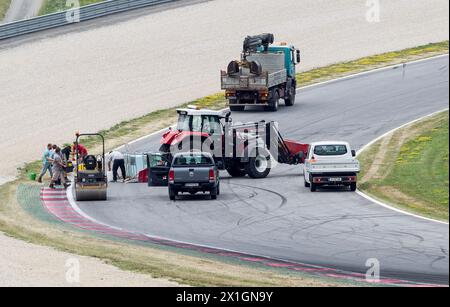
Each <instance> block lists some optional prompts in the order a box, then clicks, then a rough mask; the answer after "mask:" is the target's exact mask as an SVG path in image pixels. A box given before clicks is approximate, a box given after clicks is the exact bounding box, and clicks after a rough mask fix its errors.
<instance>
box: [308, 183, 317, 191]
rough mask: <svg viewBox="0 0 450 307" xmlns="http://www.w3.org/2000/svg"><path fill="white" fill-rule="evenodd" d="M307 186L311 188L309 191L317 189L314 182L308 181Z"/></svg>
mask: <svg viewBox="0 0 450 307" xmlns="http://www.w3.org/2000/svg"><path fill="white" fill-rule="evenodd" d="M309 188H310V189H311V192H316V191H317V185H316V184H315V183H312V182H311V183H310V185H309Z"/></svg>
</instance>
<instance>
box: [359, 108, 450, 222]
mask: <svg viewBox="0 0 450 307" xmlns="http://www.w3.org/2000/svg"><path fill="white" fill-rule="evenodd" d="M448 110H449V108H445V109H442V110H440V111H437V112H433V113H431V114H428V115H425V116H422V117H420V118H418V119H415V120H413V121H410V122H409V123H406V124H404V125H401V126H400V127H397V128H394V129H392V130H390V131H388V132H386V133H385V134H383V135H381V136H379V137H377V138H376V139H374V140H372V141H371V142H370V143H368V144H366V145H364V146H363V147H362V148H361V149H360V150H359V151H358V152H357V154H356V155H357V156H359V155H360V154H361V153H363V152H364V150H366V149H367V148H369V147H370V146H372V145H373V144H375V143H376V142H378V141H379V140H381V139H382V138H384V137H386V136H388V135H389V134H391V133H394V132H396V131H398V130H400V129H402V128H405V127H407V126H410V125H413V124H415V123H417V122H419V121H422V120H424V119H427V118H431V117H433V116H435V115H437V114H440V113H443V112H445V111H448ZM357 193H358V194H359V195H360V196H362V197H364V198H365V199H367V200H369V201H371V202H373V203H375V204H377V205H380V206H382V207H384V208H387V209H390V210H393V211H395V212H398V213H402V214H405V215H409V216H413V217H416V218H419V219H422V220H426V221H430V222H435V223H439V224H444V225H449V223H448V222H444V221H439V220H435V219H432V218H428V217H424V216H421V215H417V214H414V213H411V212H408V211H404V210H401V209H398V208H395V207H393V206H391V205H388V204H386V203H383V202H382V201H379V200H377V199H375V198H373V197H371V196H369V195H367V194H365V193H364V192H362V191H361V190H358V191H357Z"/></svg>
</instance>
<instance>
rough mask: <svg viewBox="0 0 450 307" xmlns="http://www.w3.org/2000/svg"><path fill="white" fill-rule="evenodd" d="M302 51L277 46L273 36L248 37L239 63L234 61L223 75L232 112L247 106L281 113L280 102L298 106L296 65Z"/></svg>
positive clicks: (287, 45)
mask: <svg viewBox="0 0 450 307" xmlns="http://www.w3.org/2000/svg"><path fill="white" fill-rule="evenodd" d="M300 61H301V57H300V50H298V49H296V48H295V47H294V46H293V45H289V44H287V43H278V44H274V35H273V34H270V33H266V34H261V35H256V36H247V37H246V38H245V40H244V46H243V51H242V54H241V59H240V60H239V61H237V60H233V61H231V62H230V63H229V64H228V67H227V70H226V71H224V70H222V71H221V73H220V74H221V88H222V90H225V97H226V99H227V100H228V104H229V108H230V110H231V111H243V110H244V109H245V107H246V106H262V107H264V108H265V110H266V111H273V112H275V111H277V110H278V107H279V105H280V99H283V100H284V103H285V105H286V106H293V105H294V103H295V97H296V90H297V80H296V65H297V64H299V63H300Z"/></svg>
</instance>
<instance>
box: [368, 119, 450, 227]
mask: <svg viewBox="0 0 450 307" xmlns="http://www.w3.org/2000/svg"><path fill="white" fill-rule="evenodd" d="M405 135H406V136H407V138H406V139H404V136H405ZM402 136H403V137H402ZM399 140H402V141H400V143H399ZM380 142H382V141H380ZM380 142H378V143H377V144H375V145H374V146H373V148H369V149H368V151H367V152H365V153H363V154H362V156H361V161H362V162H363V161H364V163H365V167H363V173H362V177H364V176H365V174H367V172H368V171H369V168H368V167H367V166H368V165H370V163H371V161H374V159H375V155H376V154H377V153H378V152H380V150H384V151H386V155H385V159H384V160H383V162H382V168H380V173H383V174H384V175H383V176H375V177H374V178H372V179H371V180H369V181H368V182H364V183H363V184H362V186H361V189H362V190H363V191H365V192H367V193H369V194H372V195H374V196H376V197H377V198H380V199H383V200H386V201H388V202H390V203H392V204H394V205H396V206H399V207H402V208H404V209H407V210H410V211H413V212H415V213H418V214H421V215H424V216H428V217H432V218H435V219H439V220H445V221H448V213H449V113H448V111H446V112H444V113H442V114H439V115H437V116H434V117H433V118H431V119H426V120H424V121H422V122H420V123H417V124H414V125H412V126H408V127H406V128H404V129H401V130H399V131H397V132H395V134H394V135H393V136H392V139H391V141H390V142H388V143H387V145H385V146H381V143H380ZM399 192H400V193H399Z"/></svg>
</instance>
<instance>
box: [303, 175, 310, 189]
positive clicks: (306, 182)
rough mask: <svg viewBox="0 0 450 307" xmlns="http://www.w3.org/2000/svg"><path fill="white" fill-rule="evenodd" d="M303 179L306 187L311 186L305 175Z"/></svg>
mask: <svg viewBox="0 0 450 307" xmlns="http://www.w3.org/2000/svg"><path fill="white" fill-rule="evenodd" d="M303 180H304V181H305V188H309V186H310V184H309V183H308V181H306V178H305V177H304V176H303Z"/></svg>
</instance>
